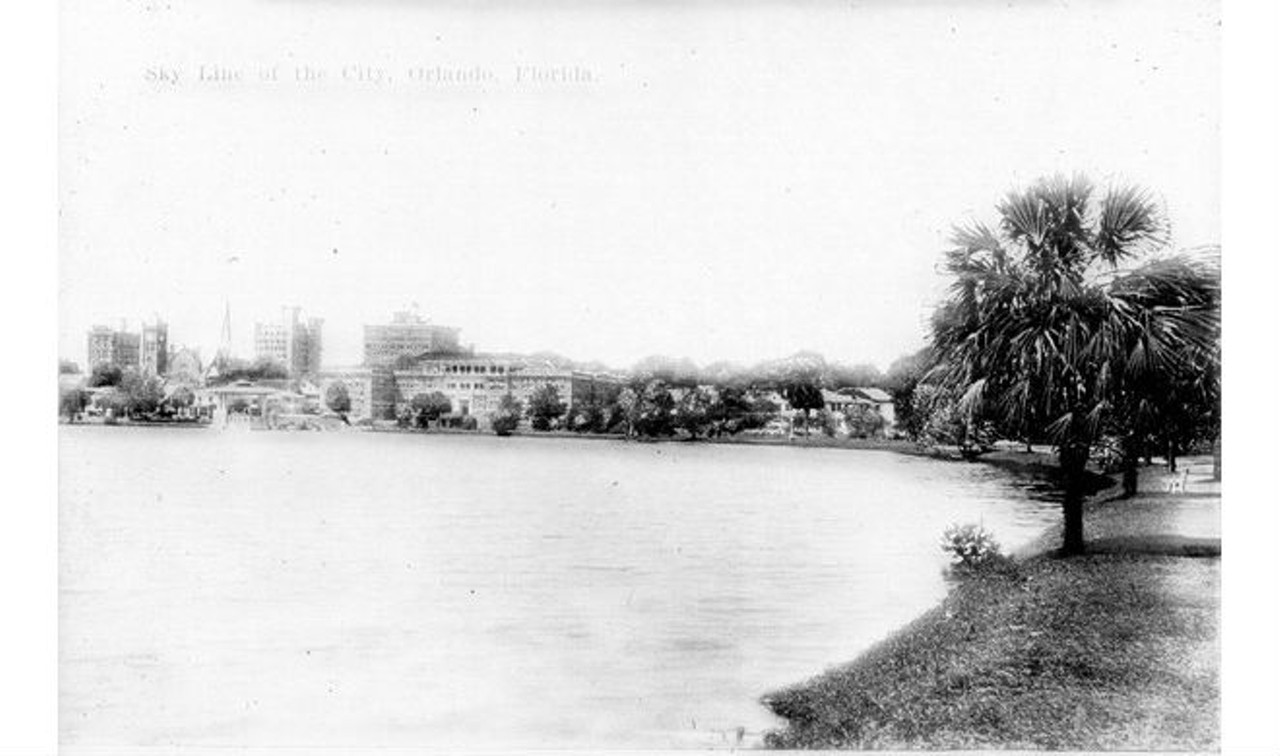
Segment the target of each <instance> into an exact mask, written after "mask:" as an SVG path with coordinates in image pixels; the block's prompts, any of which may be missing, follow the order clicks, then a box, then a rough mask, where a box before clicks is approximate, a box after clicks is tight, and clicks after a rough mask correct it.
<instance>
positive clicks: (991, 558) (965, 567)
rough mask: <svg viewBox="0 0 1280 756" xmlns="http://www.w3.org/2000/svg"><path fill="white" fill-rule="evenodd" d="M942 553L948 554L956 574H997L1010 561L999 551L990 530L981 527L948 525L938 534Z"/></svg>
mask: <svg viewBox="0 0 1280 756" xmlns="http://www.w3.org/2000/svg"><path fill="white" fill-rule="evenodd" d="M942 550H943V551H945V552H948V553H949V554H951V569H952V570H954V571H956V572H959V573H976V572H989V571H1000V570H1004V569H1007V568H1009V567H1010V566H1012V563H1013V560H1011V559H1010V558H1009V557H1007V556H1005V555H1004V554H1003V553H1002V552H1001V551H1000V544H999V543H998V542H997V541H996V539H995V536H994V535H992V533H991V531H989V530H987V529H986V528H984V527H982V526H981V525H973V524H969V525H952V526H951V527H949V528H947V529H946V531H944V532H943V534H942Z"/></svg>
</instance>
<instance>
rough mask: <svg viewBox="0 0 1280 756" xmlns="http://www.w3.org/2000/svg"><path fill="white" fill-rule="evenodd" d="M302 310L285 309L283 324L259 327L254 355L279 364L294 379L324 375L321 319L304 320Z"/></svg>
mask: <svg viewBox="0 0 1280 756" xmlns="http://www.w3.org/2000/svg"><path fill="white" fill-rule="evenodd" d="M301 312H302V310H301V308H298V307H286V308H284V311H283V314H282V317H281V319H280V322H279V323H255V324H254V326H253V351H254V355H255V356H257V357H258V358H266V359H271V360H275V361H276V362H279V363H280V364H281V365H284V366H285V368H286V369H287V370H288V371H289V374H290V375H292V376H298V377H301V376H313V375H316V374H317V373H319V372H320V353H321V343H322V341H321V329H322V327H323V326H324V320H322V319H321V318H307V319H306V320H303V319H302V317H301Z"/></svg>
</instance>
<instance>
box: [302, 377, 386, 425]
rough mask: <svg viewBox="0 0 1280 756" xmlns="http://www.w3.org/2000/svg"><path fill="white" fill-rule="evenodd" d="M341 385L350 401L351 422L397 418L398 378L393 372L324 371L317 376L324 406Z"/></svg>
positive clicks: (349, 415) (349, 413) (349, 414)
mask: <svg viewBox="0 0 1280 756" xmlns="http://www.w3.org/2000/svg"><path fill="white" fill-rule="evenodd" d="M335 383H340V384H342V385H343V386H345V387H346V389H347V396H348V397H350V399H351V411H350V412H348V413H347V416H348V417H349V418H350V419H352V420H365V419H379V420H384V419H389V418H392V417H395V378H394V376H393V375H392V373H391V369H390V368H381V367H366V366H363V365H361V366H358V367H346V368H333V369H330V370H325V371H324V372H322V373H320V374H319V375H318V376H317V384H318V387H319V389H320V401H321V402H324V400H325V397H327V396H328V394H329V387H330V386H332V385H334V384H335Z"/></svg>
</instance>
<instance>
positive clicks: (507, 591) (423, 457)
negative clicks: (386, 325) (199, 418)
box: [59, 426, 1059, 750]
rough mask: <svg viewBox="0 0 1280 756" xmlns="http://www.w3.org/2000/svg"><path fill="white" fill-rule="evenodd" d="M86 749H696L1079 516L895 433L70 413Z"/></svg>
mask: <svg viewBox="0 0 1280 756" xmlns="http://www.w3.org/2000/svg"><path fill="white" fill-rule="evenodd" d="M60 446H61V457H60V459H61V470H60V475H61V504H60V507H61V509H60V528H61V532H60V541H61V550H60V581H61V582H60V625H61V628H60V630H61V639H60V650H61V660H60V701H59V708H60V729H61V739H62V741H63V743H64V745H66V746H74V747H78V748H79V749H80V750H92V749H93V748H94V747H99V746H105V747H114V746H124V747H137V746H156V747H160V748H162V749H163V748H171V747H174V746H179V747H199V748H204V747H209V748H221V747H228V746H232V747H239V746H255V747H256V746H262V747H281V746H296V747H302V748H304V749H305V748H307V747H313V746H321V745H324V746H333V747H339V748H344V747H354V746H356V745H359V746H365V747H371V746H377V747H404V748H417V747H431V748H439V749H454V748H468V749H479V748H501V747H512V746H516V747H522V748H547V747H564V748H632V747H634V748H684V747H707V746H713V747H715V746H728V745H733V744H734V742H735V741H736V737H737V736H736V730H737V728H739V727H742V728H745V732H746V733H747V734H746V742H748V743H749V742H752V741H753V740H754V739H756V738H758V736H759V734H760V733H761V732H762V731H763V730H765V729H768V728H771V727H774V726H777V725H778V724H780V722H779V721H778V720H776V719H775V718H773V717H772V715H770V714H769V713H768V712H767V711H766V710H765V709H764V708H763V707H762V706H761V705H760V704H759V703H758V699H759V697H760V696H761V695H762V694H764V693H766V692H769V691H771V690H774V689H776V688H778V687H781V686H785V685H788V684H791V683H795V682H799V681H801V680H803V679H805V678H807V677H809V676H812V675H814V674H817V673H819V672H821V671H822V670H823V669H825V668H827V667H829V666H831V665H834V664H837V663H842V662H845V661H848V660H850V659H852V658H854V657H855V656H856V655H857V654H858V653H859V652H860V651H862V650H864V649H866V648H867V647H868V646H869V645H870V644H871V643H873V642H874V641H876V640H877V639H879V638H881V637H883V636H884V635H886V634H887V633H889V632H891V631H892V630H894V629H895V628H897V627H899V626H901V625H903V624H904V623H906V622H908V621H910V620H911V619H912V618H913V617H915V616H916V615H918V614H919V613H920V612H921V611H923V610H925V609H926V608H928V607H929V606H931V605H932V604H934V603H935V602H936V601H937V600H939V599H940V598H941V597H942V596H943V595H944V593H945V584H944V580H943V577H942V571H943V568H944V566H945V564H946V557H945V555H944V554H943V553H942V552H941V550H940V549H939V547H938V543H939V539H940V535H941V533H942V531H943V530H944V528H945V527H946V526H947V525H948V524H951V523H953V522H978V521H982V522H983V523H984V524H985V525H986V526H987V527H988V528H989V529H991V530H993V531H994V532H995V533H996V534H997V535H998V537H999V538H1000V540H1001V542H1002V543H1003V544H1004V545H1005V546H1006V547H1016V546H1018V545H1020V544H1022V543H1025V542H1027V541H1029V540H1030V539H1031V538H1032V537H1034V536H1035V535H1037V534H1038V533H1040V532H1041V531H1043V530H1044V529H1045V528H1046V527H1047V526H1049V525H1050V524H1052V523H1053V522H1055V521H1056V520H1057V518H1058V517H1059V510H1058V507H1057V505H1056V504H1053V503H1050V502H1044V501H1036V500H1034V499H1033V498H1030V497H1029V496H1028V495H1027V492H1026V491H1025V490H1024V487H1023V485H1022V484H1021V483H1019V482H1017V481H1015V480H1013V479H1012V478H1010V477H1009V476H1007V475H1005V474H1003V473H1001V472H999V471H997V470H994V469H992V468H990V467H988V466H985V465H969V464H956V463H945V462H938V461H934V460H929V459H923V458H916V457H909V456H903V455H898V454H893V453H889V452H878V451H847V450H831V449H812V448H809V449H799V448H788V447H771V446H716V445H709V444H676V443H669V444H637V443H622V442H615V441H601V440H589V439H584V440H577V439H521V438H508V439H500V438H496V437H493V436H459V435H447V436H446V435H435V436H430V435H426V436H424V435H401V434H381V433H294V434H290V433H266V432H261V433H258V432H255V433H248V432H246V433H241V434H218V433H214V432H212V431H207V430H200V429H183V430H179V429H157V428H109V427H65V426H64V427H63V428H62V430H61V432H60Z"/></svg>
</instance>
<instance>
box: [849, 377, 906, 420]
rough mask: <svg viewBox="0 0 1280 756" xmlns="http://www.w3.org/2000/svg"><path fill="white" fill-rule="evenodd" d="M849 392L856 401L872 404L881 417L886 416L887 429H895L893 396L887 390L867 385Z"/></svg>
mask: <svg viewBox="0 0 1280 756" xmlns="http://www.w3.org/2000/svg"><path fill="white" fill-rule="evenodd" d="M849 393H850V394H851V395H852V396H853V398H854V401H855V402H856V403H859V404H864V405H870V406H871V407H873V408H874V409H875V411H876V412H879V413H880V417H883V418H884V422H885V429H886V430H892V429H893V427H894V423H895V422H896V417H895V415H894V411H893V397H892V396H890V395H889V393H888V392H887V391H885V390H884V389H878V388H875V387H873V386H865V387H858V388H854V389H850V392H849Z"/></svg>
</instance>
